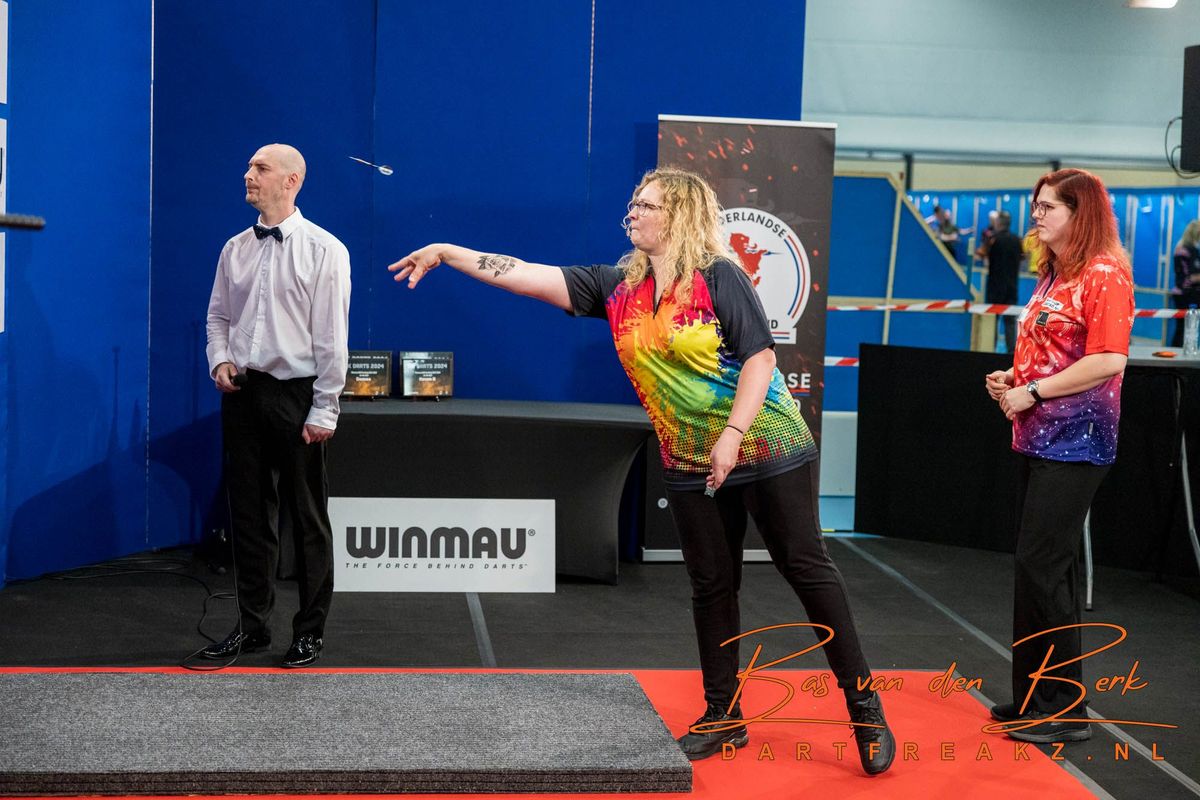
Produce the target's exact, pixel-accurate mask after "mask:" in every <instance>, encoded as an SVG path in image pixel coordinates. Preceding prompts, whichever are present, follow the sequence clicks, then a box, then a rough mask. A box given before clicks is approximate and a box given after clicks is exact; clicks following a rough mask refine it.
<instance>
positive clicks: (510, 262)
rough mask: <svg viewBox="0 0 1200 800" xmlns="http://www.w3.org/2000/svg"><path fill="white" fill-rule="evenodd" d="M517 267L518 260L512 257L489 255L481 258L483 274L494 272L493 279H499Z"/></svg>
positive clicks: (480, 265) (480, 263) (480, 267)
mask: <svg viewBox="0 0 1200 800" xmlns="http://www.w3.org/2000/svg"><path fill="white" fill-rule="evenodd" d="M516 266H517V260H516V259H515V258H513V257H512V256H501V255H496V254H495V253H489V254H487V255H482V256H480V257H479V269H480V270H481V271H483V272H489V271H490V272H493V273H494V274H493V275H492V277H493V278H499V277H500V276H501V275H505V274H507V273H509V272H512V271H513V269H515V268H516Z"/></svg>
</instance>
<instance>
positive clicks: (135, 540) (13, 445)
mask: <svg viewBox="0 0 1200 800" xmlns="http://www.w3.org/2000/svg"><path fill="white" fill-rule="evenodd" d="M9 10H10V18H9V114H8V120H9V128H8V145H9V150H10V152H11V153H13V154H14V155H13V157H12V158H6V159H5V161H6V165H7V166H8V167H9V175H8V193H9V196H8V200H7V202H8V210H9V211H10V212H20V213H31V214H39V215H42V216H44V217H45V218H46V220H47V225H46V229H45V230H44V231H41V232H39V233H30V232H19V231H13V232H9V233H8V234H7V274H6V276H5V291H6V297H5V299H6V303H5V304H6V328H7V331H8V332H7V333H6V334H4V335H3V336H2V337H0V339H3V344H2V345H0V348H2V349H4V350H6V352H7V356H8V358H7V363H6V364H5V369H4V374H5V377H6V381H7V385H6V403H5V412H6V416H7V422H8V428H7V430H8V436H7V458H6V465H7V470H6V471H7V476H6V477H7V489H8V492H7V496H6V504H5V513H4V517H3V521H4V526H3V529H2V530H0V550H3V549H4V546H5V542H6V541H7V551H8V552H7V558H6V559H5V561H4V564H5V571H6V573H7V575H9V576H17V577H24V576H29V575H36V574H38V573H41V572H44V571H47V570H53V569H59V568H63V567H68V566H74V565H77V564H81V563H86V562H89V561H93V560H96V559H100V558H106V557H109V556H112V555H114V554H116V553H127V552H133V551H137V550H141V549H144V548H145V547H146V545H147V543H148V540H147V527H146V481H145V473H146V453H145V450H146V448H145V426H146V395H147V374H146V373H147V369H146V365H147V360H146V359H147V320H148V301H149V288H148V287H149V281H148V277H149V271H150V257H149V242H150V4H149V3H148V2H137V3H134V2H123V3H121V4H120V9H119V10H118V9H114V8H113V7H112V6H111V4H107V3H104V4H101V3H83V4H80V3H75V2H68V1H67V0H39V2H36V3H33V2H26V1H25V0H14V1H13V2H11V3H10V4H9Z"/></svg>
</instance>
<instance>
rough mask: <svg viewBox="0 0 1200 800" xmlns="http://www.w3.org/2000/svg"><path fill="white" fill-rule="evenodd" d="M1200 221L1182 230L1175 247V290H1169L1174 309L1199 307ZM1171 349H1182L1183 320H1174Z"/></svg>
mask: <svg viewBox="0 0 1200 800" xmlns="http://www.w3.org/2000/svg"><path fill="white" fill-rule="evenodd" d="M1198 243H1200V220H1198V219H1194V220H1192V221H1191V222H1189V223H1188V224H1187V227H1186V228H1184V229H1183V236H1181V237H1180V238H1179V244H1177V245H1175V288H1174V289H1172V290H1171V302H1172V303H1174V304H1175V308H1190V307H1191V306H1197V307H1200V247H1197V244H1198ZM1171 346H1172V347H1183V318H1182V317H1180V318H1179V319H1177V320H1175V335H1174V336H1172V337H1171Z"/></svg>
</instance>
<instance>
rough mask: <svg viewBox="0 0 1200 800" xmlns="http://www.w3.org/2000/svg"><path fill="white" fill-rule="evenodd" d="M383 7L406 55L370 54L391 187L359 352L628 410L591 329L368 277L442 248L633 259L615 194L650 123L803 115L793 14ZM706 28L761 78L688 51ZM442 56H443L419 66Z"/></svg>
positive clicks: (453, 282) (652, 145) (626, 184)
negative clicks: (667, 117)
mask: <svg viewBox="0 0 1200 800" xmlns="http://www.w3.org/2000/svg"><path fill="white" fill-rule="evenodd" d="M379 12H380V13H379V35H380V40H381V41H382V42H392V41H410V40H416V41H420V42H421V47H420V48H413V47H381V48H380V51H379V59H378V70H377V85H378V103H377V118H376V126H375V142H376V152H377V155H378V157H379V158H381V159H385V160H390V163H392V164H393V165H394V166H396V167H397V177H398V178H400V180H399V181H398V182H397V185H395V186H392V187H385V186H384V185H383V184H381V185H380V187H379V191H378V193H377V195H376V229H375V230H376V238H377V242H376V250H377V252H378V255H377V258H376V269H377V272H376V274H375V275H373V276H372V281H373V282H372V290H373V295H372V299H371V304H372V305H371V310H370V312H369V313H370V330H371V340H372V346H375V347H384V348H387V347H394V348H402V349H449V350H453V351H455V354H456V369H455V382H456V391H457V393H458V394H459V395H461V396H466V397H497V398H512V399H537V400H564V401H591V402H626V403H631V402H636V398H635V396H634V394H633V391H632V389H631V388H630V387H629V383H628V380H627V379H626V378H625V376H624V374H623V372H622V371H621V369H620V367H619V365H618V363H617V361H616V358H615V356H614V355H613V351H612V342H611V338H610V334H609V331H608V328H607V326H606V325H605V324H604V323H602V322H597V321H577V320H571V319H569V318H568V317H566V316H565V315H563V314H561V313H560V312H558V311H555V310H553V309H550V308H548V307H545V306H542V305H541V304H538V303H536V302H534V301H529V300H525V299H522V298H514V297H510V296H507V295H504V294H502V293H500V292H497V291H496V290H494V289H490V288H488V287H484V286H482V285H479V284H476V283H475V282H473V281H470V280H468V279H466V278H465V277H463V276H458V275H447V274H440V273H435V274H433V275H432V276H431V277H430V278H429V279H427V280H426V282H425V283H424V284H423V285H422V286H421V287H420V288H419V289H418V290H417V291H416V292H415V293H413V294H409V293H408V292H407V290H406V289H403V288H400V287H397V286H396V285H395V284H394V283H393V282H392V281H391V279H390V276H388V275H387V274H386V273H383V272H382V269H383V267H384V266H386V264H387V263H388V262H390V261H392V260H394V259H396V258H399V257H400V256H402V255H404V254H406V253H407V252H409V251H410V250H411V249H413V248H415V247H418V246H420V245H422V244H425V243H427V242H430V241H446V240H449V241H454V242H457V243H460V244H463V245H466V246H469V247H474V248H477V249H483V250H489V251H499V252H507V253H510V254H512V255H516V256H519V257H522V258H525V259H528V260H532V261H541V262H544V263H551V264H578V263H613V262H615V261H616V260H617V258H618V257H619V256H620V255H621V254H622V253H623V252H624V251H626V250H627V249H628V247H629V245H628V242H627V240H626V239H625V237H624V234H623V232H622V230H621V227H620V222H621V218H622V216H623V214H624V209H625V204H626V202H627V201H628V200H629V195H630V191H631V189H632V188H633V186H634V184H635V183H636V181H637V179H638V178H639V177H640V175H641V173H642V172H643V171H644V170H646V169H649V168H652V167H653V166H654V164H655V160H656V153H657V115H658V114H659V113H694V114H705V115H716V116H742V117H766V118H781V119H797V118H799V115H800V70H799V64H800V63H801V60H800V55H801V53H802V48H803V36H804V29H803V3H797V4H790V5H789V6H788V8H787V9H785V10H783V11H778V10H777V11H775V12H773V13H775V15H776V19H775V22H776V23H778V24H773V25H772V26H769V27H768V28H765V29H764V28H763V27H762V26H760V25H758V23H757V22H755V21H754V19H753V18H754V15H752V14H750V15H741V14H739V15H733V16H732V17H731V15H729V14H728V6H727V5H726V4H723V3H718V2H715V1H714V0H703V1H702V2H697V3H693V4H690V5H688V6H687V7H686V8H683V7H668V6H655V5H650V6H646V5H644V4H635V3H632V2H620V3H615V4H597V5H596V6H595V12H596V19H595V27H594V40H593V25H592V12H593V4H592V3H590V2H587V0H574V2H569V3H560V4H558V5H556V6H555V14H554V15H548V14H546V12H545V4H544V3H540V2H536V1H535V0H520V1H519V2H514V3H508V4H505V5H504V7H503V11H502V12H501V11H499V10H497V7H496V6H495V4H493V3H486V2H482V0H472V2H464V3H458V4H455V5H454V6H453V7H440V6H437V5H435V4H398V3H381V4H380V9H379ZM780 14H781V15H782V16H780ZM631 15H636V16H637V17H638V18H639V20H640V24H638V25H630V24H629V22H628V20H629V18H630V16H631ZM714 25H720V27H721V29H722V32H723V37H724V38H723V41H724V43H725V45H726V46H727V47H729V48H732V49H738V48H739V47H743V48H753V50H754V52H756V53H759V54H761V55H760V57H761V58H762V59H766V62H767V63H764V62H763V61H761V60H760V62H759V64H758V67H757V69H758V71H760V72H764V73H769V74H771V75H772V80H770V81H747V80H745V75H744V73H742V72H741V71H739V70H731V69H729V68H728V65H727V64H725V63H724V62H722V61H720V60H719V59H705V58H700V57H698V54H697V51H696V42H698V41H702V40H704V39H705V38H706V37H708V36H709V35H710V32H711V30H712V27H713V26H714ZM498 31H503V34H504V42H505V45H504V47H500V48H497V47H496V40H497V39H496V37H497V32H498ZM764 37H765V38H764ZM593 45H594V59H593V58H592V52H593ZM437 52H445V53H450V54H452V55H453V57H451V58H445V59H441V60H438V61H437V62H436V63H434V62H432V61H431V60H430V53H437ZM662 64H677V65H682V64H686V65H687V68H686V69H675V68H672V69H664V68H662V67H661V66H660V65H662ZM414 75H419V76H420V80H413V79H412V76H414ZM589 123H590V128H589Z"/></svg>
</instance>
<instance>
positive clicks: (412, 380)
mask: <svg viewBox="0 0 1200 800" xmlns="http://www.w3.org/2000/svg"><path fill="white" fill-rule="evenodd" d="M400 389H401V394H402V395H403V396H404V397H432V398H434V399H437V398H439V397H452V396H453V395H454V353H401V354H400Z"/></svg>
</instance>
